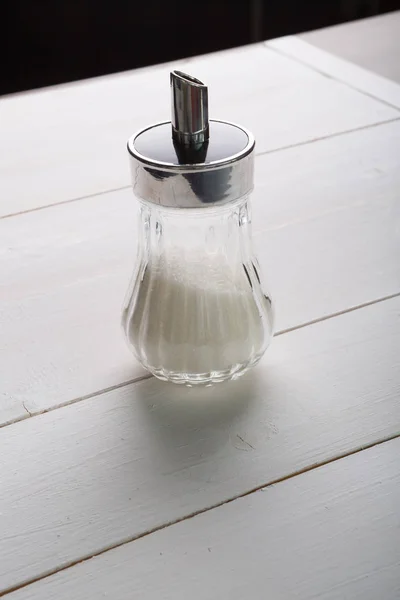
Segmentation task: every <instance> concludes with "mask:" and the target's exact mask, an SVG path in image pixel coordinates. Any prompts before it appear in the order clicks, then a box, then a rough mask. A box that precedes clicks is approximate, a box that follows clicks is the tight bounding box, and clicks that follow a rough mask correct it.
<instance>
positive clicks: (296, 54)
mask: <svg viewBox="0 0 400 600" xmlns="http://www.w3.org/2000/svg"><path fill="white" fill-rule="evenodd" d="M266 45H267V47H268V48H273V49H274V50H278V51H279V52H282V53H283V54H284V55H285V56H289V57H293V58H294V59H295V60H298V61H300V62H301V63H304V64H307V65H309V66H310V67H312V68H313V69H315V70H317V71H319V72H321V73H325V74H326V75H329V76H330V77H333V78H334V79H337V80H339V81H343V82H344V83H346V84H348V85H350V86H351V87H352V88H354V89H357V90H360V91H361V92H364V93H366V94H369V95H371V96H373V97H374V98H379V99H380V100H383V101H384V102H387V103H388V104H390V105H391V106H394V107H397V108H400V85H399V84H398V83H396V82H394V81H392V80H391V79H387V78H386V77H382V76H381V75H377V74H376V73H372V71H369V70H368V69H364V68H362V67H359V66H358V65H355V64H354V63H351V62H349V61H347V60H345V59H343V58H339V57H338V56H335V55H334V54H331V53H330V52H326V51H325V50H321V49H320V48H316V47H315V46H314V45H312V44H309V43H308V42H306V41H304V40H303V39H301V38H300V37H297V36H287V37H283V38H279V39H276V40H271V41H269V42H266Z"/></svg>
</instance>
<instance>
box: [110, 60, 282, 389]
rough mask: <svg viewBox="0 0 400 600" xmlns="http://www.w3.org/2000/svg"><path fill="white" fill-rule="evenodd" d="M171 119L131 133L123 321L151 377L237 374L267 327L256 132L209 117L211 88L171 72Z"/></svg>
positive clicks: (264, 343) (255, 355) (195, 380)
mask: <svg viewBox="0 0 400 600" xmlns="http://www.w3.org/2000/svg"><path fill="white" fill-rule="evenodd" d="M171 99H172V119H171V121H168V122H163V123H158V124H156V125H152V126H149V127H147V128H145V129H142V130H141V131H139V132H138V133H136V134H135V135H133V136H132V137H131V138H130V139H129V141H128V151H129V157H130V166H131V172H132V184H133V191H134V194H135V196H136V197H137V199H138V201H139V207H140V217H139V232H138V255H137V262H136V267H135V272H134V275H133V278H132V282H131V285H130V288H129V290H128V294H127V298H126V301H125V305H124V309H123V316H122V324H123V328H124V332H125V335H126V338H127V341H128V344H129V346H130V348H131V350H132V351H133V353H134V355H135V356H136V358H137V359H138V360H139V361H140V362H141V363H142V365H143V366H144V367H145V368H146V369H148V370H149V371H150V372H151V373H153V374H154V375H155V376H156V377H158V378H159V379H163V380H168V381H172V382H175V383H181V384H187V385H194V384H210V383H214V382H220V381H224V380H227V379H232V378H236V377H238V376H239V375H241V374H243V373H244V372H245V371H247V370H248V369H249V368H250V367H252V366H254V365H255V364H256V363H257V362H258V361H259V360H260V358H261V357H262V355H263V354H264V352H265V350H266V349H267V347H268V345H269V343H270V340H271V337H272V329H273V310H272V305H271V299H270V297H269V296H268V295H267V294H266V293H265V292H264V291H263V289H262V287H261V282H260V271H259V266H258V263H257V260H256V258H255V256H254V254H253V250H252V240H251V218H250V209H249V196H250V193H251V191H252V189H253V166H254V145H255V141H254V138H253V136H252V135H251V134H250V133H249V132H248V131H246V129H244V128H243V127H240V126H238V125H234V124H233V123H228V122H225V121H217V120H210V121H209V119H208V90H207V87H206V86H205V85H204V84H203V83H202V82H201V81H199V80H198V79H195V78H194V77H191V76H189V75H186V74H185V73H182V72H180V71H174V72H172V73H171Z"/></svg>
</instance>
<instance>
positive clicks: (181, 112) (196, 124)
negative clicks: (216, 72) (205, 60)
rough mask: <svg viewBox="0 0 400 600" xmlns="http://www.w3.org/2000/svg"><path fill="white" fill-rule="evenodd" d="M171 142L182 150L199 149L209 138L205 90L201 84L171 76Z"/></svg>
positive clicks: (180, 75) (184, 76) (182, 75)
mask: <svg viewBox="0 0 400 600" xmlns="http://www.w3.org/2000/svg"><path fill="white" fill-rule="evenodd" d="M171 109H172V115H171V122H172V138H173V140H174V143H175V145H177V146H178V147H180V148H181V149H182V150H184V149H188V148H192V149H200V148H201V147H202V146H203V145H204V144H205V143H206V142H207V141H208V138H209V125H208V90H207V86H206V85H204V83H203V82H201V81H199V80H198V79H195V78H194V77H191V76H190V75H187V74H186V73H182V72H181V71H172V73H171Z"/></svg>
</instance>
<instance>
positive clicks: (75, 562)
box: [0, 377, 400, 598]
mask: <svg viewBox="0 0 400 600" xmlns="http://www.w3.org/2000/svg"><path fill="white" fill-rule="evenodd" d="M144 379H146V377H144ZM397 438H400V433H397V434H395V435H391V436H387V437H386V438H383V439H382V440H379V441H377V442H372V443H370V444H366V445H364V446H360V447H358V448H355V449H354V450H351V451H350V452H344V453H342V454H338V455H337V456H335V457H332V458H329V459H327V460H324V461H321V462H320V463H314V464H312V465H309V466H308V467H304V468H303V469H299V470H298V471H294V472H293V473H291V474H289V475H284V476H283V477H278V478H277V479H273V480H272V481H270V482H269V483H266V484H262V485H258V486H257V487H254V488H252V489H250V490H247V491H246V492H243V493H241V494H237V495H235V496H233V497H232V498H229V499H228V500H223V501H221V502H217V503H215V504H213V505H211V506H209V507H207V508H202V509H200V510H197V511H195V512H193V513H190V514H188V515H185V516H183V517H179V518H178V519H174V520H172V521H168V522H167V523H164V524H163V525H158V526H157V527H154V528H152V529H149V530H148V531H145V532H143V533H140V534H138V535H133V536H130V537H128V538H126V539H125V540H122V541H120V542H119V543H117V544H110V545H109V546H105V547H104V548H103V549H102V550H99V551H98V552H95V553H94V554H88V555H86V556H83V557H82V558H80V559H79V560H73V561H69V562H67V563H65V564H64V565H61V566H60V567H58V568H55V569H52V570H49V571H47V572H46V573H44V574H43V575H41V576H39V577H34V578H32V579H30V580H28V581H25V582H24V583H22V584H20V585H16V586H13V587H10V588H8V589H5V590H3V591H2V592H0V598H2V597H4V596H6V595H7V594H11V593H13V592H16V591H18V590H21V589H24V588H26V587H28V586H30V585H32V584H34V583H37V582H39V581H43V580H44V579H48V578H49V577H52V576H53V575H55V574H56V573H61V572H62V571H67V570H68V569H71V568H72V567H75V566H76V565H79V564H82V563H85V562H87V561H88V560H91V559H92V558H97V557H98V556H101V555H103V554H105V553H106V552H109V551H110V550H115V549H116V548H120V547H121V546H126V545H127V544H130V543H132V542H135V541H137V540H140V539H141V538H144V537H147V536H148V535H152V534H153V533H157V532H158V531H161V530H163V529H167V528H168V527H172V526H173V525H177V524H178V523H182V522H183V521H188V520H189V519H193V518H194V517H197V516H199V515H202V514H204V513H207V512H209V511H211V510H214V509H215V508H220V507H221V506H224V505H226V504H231V502H235V500H239V499H240V498H245V497H246V496H250V495H251V494H254V493H256V492H259V491H261V490H263V491H264V490H267V489H268V488H270V487H273V486H274V485H277V484H279V483H282V482H284V481H287V480H289V479H294V478H295V477H299V476H301V475H303V474H304V473H308V472H309V471H315V470H316V469H319V468H321V467H325V466H326V465H329V464H331V463H334V462H337V461H339V460H342V459H343V458H347V457H349V456H354V455H356V454H360V453H361V452H363V451H364V450H369V449H371V448H375V447H376V446H380V445H381V444H385V443H387V442H391V441H393V440H395V439H397Z"/></svg>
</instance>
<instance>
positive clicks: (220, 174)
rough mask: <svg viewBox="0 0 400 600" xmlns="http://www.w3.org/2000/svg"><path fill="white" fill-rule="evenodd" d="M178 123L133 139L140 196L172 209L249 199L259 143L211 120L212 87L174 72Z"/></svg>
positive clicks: (135, 187) (148, 129)
mask: <svg viewBox="0 0 400 600" xmlns="http://www.w3.org/2000/svg"><path fill="white" fill-rule="evenodd" d="M171 99H172V119H171V121H167V122H164V123H158V124H156V125H152V126H150V127H146V128H145V129H142V130H141V131H139V132H138V133H136V134H135V135H133V136H132V137H131V138H130V139H129V140H128V151H129V154H130V165H131V172H132V184H133V190H134V193H135V194H136V196H138V197H139V198H141V199H143V200H146V201H148V202H153V203H155V204H158V205H162V206H166V207H171V208H199V207H202V206H210V205H215V204H225V203H227V202H233V201H236V200H239V199H240V198H244V197H245V196H247V195H248V194H249V193H250V192H251V190H252V189H253V167H254V164H253V163H254V158H253V157H254V152H253V151H254V145H255V142H254V138H253V136H252V134H251V133H249V132H248V131H247V130H246V129H244V128H243V127H240V126H239V125H235V124H233V123H229V122H226V121H216V120H211V121H209V120H208V93H207V87H206V86H205V85H204V84H203V83H202V82H201V81H199V80H198V79H195V78H193V77H191V76H189V75H186V74H184V73H181V72H180V71H174V72H173V73H171Z"/></svg>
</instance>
